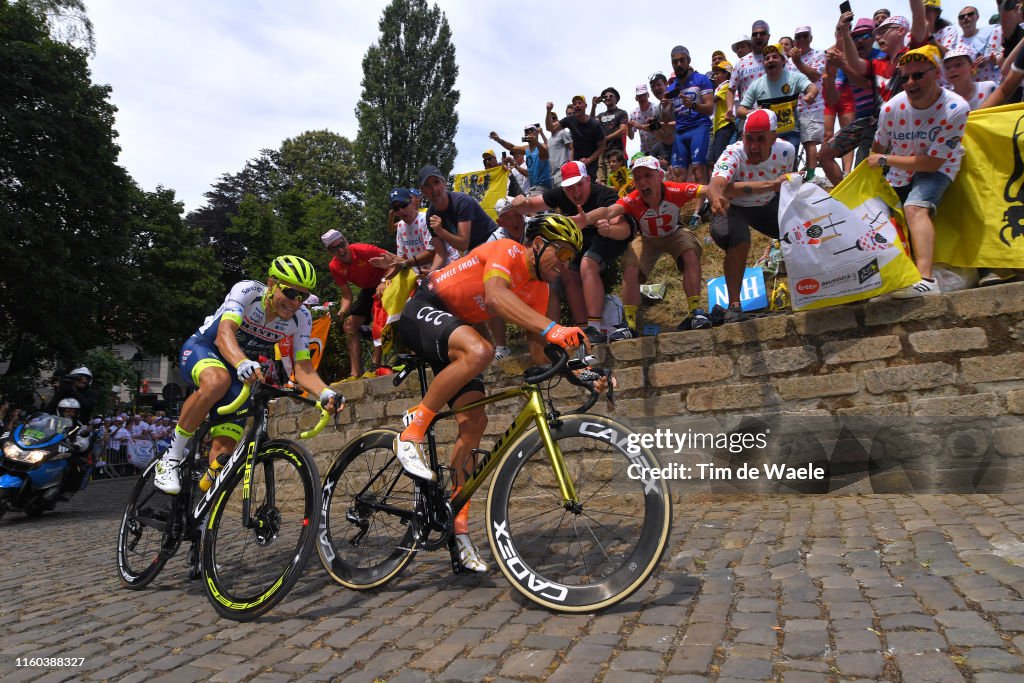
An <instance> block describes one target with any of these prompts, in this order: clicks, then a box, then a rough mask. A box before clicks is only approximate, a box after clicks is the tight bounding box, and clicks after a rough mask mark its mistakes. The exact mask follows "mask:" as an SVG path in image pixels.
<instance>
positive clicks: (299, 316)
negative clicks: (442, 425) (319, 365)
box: [155, 256, 337, 494]
mask: <svg viewBox="0 0 1024 683" xmlns="http://www.w3.org/2000/svg"><path fill="white" fill-rule="evenodd" d="M268 275H269V277H268V279H267V282H266V284H264V283H262V282H257V281H256V280H243V281H242V282H239V283H237V284H236V285H235V286H234V287H232V288H231V291H230V292H229V293H228V295H227V297H226V298H225V299H224V303H223V304H221V306H220V308H218V309H217V312H216V313H214V314H213V315H211V316H210V317H208V318H207V319H206V320H205V321H204V322H203V325H202V327H200V328H199V329H198V330H197V331H196V332H195V334H193V335H192V336H191V337H189V339H188V341H186V342H185V344H184V346H182V348H181V357H180V358H179V363H178V364H179V366H180V367H181V375H182V378H183V379H184V380H185V381H187V382H191V383H192V384H193V385H195V386H196V387H197V389H196V391H195V392H194V393H193V394H192V395H191V396H189V397H188V398H187V399H186V400H185V403H184V404H183V405H182V407H181V415H180V416H179V418H178V425H177V427H175V429H174V439H173V441H172V442H171V447H170V448H169V449H167V452H166V453H164V456H163V458H161V460H160V462H159V463H158V464H157V467H156V477H155V484H156V486H157V487H158V488H159V489H160V490H161V491H164V492H165V493H172V494H174V493H178V492H180V491H181V482H180V480H179V477H178V465H179V464H180V463H181V460H182V458H183V457H184V451H185V444H186V443H188V440H189V439H190V438H192V435H193V434H194V433H195V430H196V429H197V428H198V427H199V425H200V424H202V422H203V420H204V419H205V418H206V416H207V415H208V414H210V411H212V410H213V409H214V408H217V407H220V406H222V405H227V404H229V403H231V402H232V401H234V400H235V398H237V396H238V394H239V392H241V390H242V384H243V383H246V384H248V383H251V382H254V381H257V380H262V379H263V372H262V370H261V369H260V364H259V362H258V359H259V357H260V356H261V355H263V356H267V357H271V356H270V353H271V351H272V350H273V348H274V344H276V343H277V342H279V341H280V340H281V339H283V338H285V337H291V338H292V348H293V349H294V351H295V381H296V382H298V384H299V385H300V386H301V387H302V388H303V389H305V390H306V391H308V392H309V393H311V394H314V395H319V396H320V404H321V405H322V406H323V407H324V408H325V409H327V410H328V411H331V412H334V410H335V408H336V403H337V401H336V396H337V394H336V393H335V392H334V391H333V390H331V389H330V388H328V387H327V385H326V384H325V383H324V381H323V380H322V379H320V375H318V374H317V372H316V368H314V367H313V363H312V361H311V360H310V352H309V334H310V329H311V328H312V325H313V317H312V315H310V313H309V310H308V309H306V307H305V306H303V305H302V302H303V301H305V300H306V299H307V298H308V297H309V296H310V290H312V289H313V288H314V287H316V272H315V271H314V270H313V266H312V265H311V264H310V263H309V261H307V260H306V259H303V258H300V257H298V256H279V257H278V258H276V259H274V261H273V262H272V263H271V264H270V269H269V272H268ZM229 366H230V367H231V368H233V369H234V372H233V373H232V371H230V370H228V367H229ZM232 375H234V376H232ZM243 425H244V421H243V420H239V421H237V422H232V423H227V424H223V425H217V426H216V427H213V428H212V429H211V430H210V436H211V437H212V438H213V445H212V446H211V447H210V462H213V460H214V459H215V458H216V457H217V456H219V455H221V454H222V453H226V452H230V451H231V450H233V449H234V447H235V444H236V443H237V442H238V440H239V438H241V436H242V432H243V429H242V428H243Z"/></svg>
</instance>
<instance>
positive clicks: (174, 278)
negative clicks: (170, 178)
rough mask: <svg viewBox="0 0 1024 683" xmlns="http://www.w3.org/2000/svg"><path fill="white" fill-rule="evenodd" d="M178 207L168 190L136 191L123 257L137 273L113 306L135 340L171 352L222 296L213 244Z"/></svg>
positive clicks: (155, 351)
mask: <svg viewBox="0 0 1024 683" xmlns="http://www.w3.org/2000/svg"><path fill="white" fill-rule="evenodd" d="M182 212H183V209H182V205H181V203H180V202H177V201H175V199H174V191H173V190H168V189H165V188H162V187H157V189H156V191H155V192H141V191H140V192H138V193H137V195H136V201H135V204H134V207H133V210H132V223H131V226H132V247H131V251H130V252H129V261H130V264H131V266H132V267H133V268H134V269H135V271H136V273H137V274H138V276H137V278H136V279H135V281H134V282H133V286H132V287H130V288H129V289H128V290H127V293H126V294H127V295H126V297H125V300H124V302H123V304H122V306H121V307H120V308H119V310H120V311H121V312H122V313H123V316H122V321H121V326H122V327H123V328H124V329H128V330H130V334H131V338H132V339H133V340H134V341H135V343H136V344H138V345H139V346H141V347H142V348H143V349H145V350H146V351H148V352H150V353H153V354H158V355H162V356H171V357H174V356H176V355H177V353H178V349H179V348H180V347H181V344H182V342H183V341H184V340H185V339H186V338H188V336H189V335H190V334H192V332H193V331H195V329H196V327H198V326H199V323H200V321H202V320H203V318H204V317H206V316H207V315H209V314H210V312H212V311H213V310H215V309H216V308H217V306H218V304H219V303H220V302H221V300H222V299H223V297H224V292H222V291H221V287H220V284H219V282H218V276H219V275H220V264H218V263H217V261H216V260H215V258H214V255H213V249H212V248H210V247H209V246H207V245H205V244H204V243H203V236H202V233H201V232H200V231H199V230H198V229H196V228H191V227H188V226H186V225H185V222H184V221H183V220H182V217H181V214H182Z"/></svg>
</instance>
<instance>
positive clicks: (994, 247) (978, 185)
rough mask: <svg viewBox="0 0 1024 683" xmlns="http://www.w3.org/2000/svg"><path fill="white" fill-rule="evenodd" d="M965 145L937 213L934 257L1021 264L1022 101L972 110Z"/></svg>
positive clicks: (969, 263) (978, 264) (971, 264)
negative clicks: (962, 154) (955, 171)
mask: <svg viewBox="0 0 1024 683" xmlns="http://www.w3.org/2000/svg"><path fill="white" fill-rule="evenodd" d="M963 145H964V152H965V154H964V159H963V162H962V164H961V166H960V173H959V174H957V177H956V179H955V180H954V181H953V183H952V184H951V185H950V186H949V189H947V190H946V194H945V195H944V196H943V198H942V202H941V203H940V204H939V208H938V210H937V211H936V212H935V218H934V223H935V262H936V263H948V264H949V265H951V266H961V267H967V268H982V267H983V268H1024V104H1011V105H1006V106H1004V107H996V108H993V109H980V110H978V111H973V112H971V114H970V116H968V117H967V128H966V130H965V131H964V140H963Z"/></svg>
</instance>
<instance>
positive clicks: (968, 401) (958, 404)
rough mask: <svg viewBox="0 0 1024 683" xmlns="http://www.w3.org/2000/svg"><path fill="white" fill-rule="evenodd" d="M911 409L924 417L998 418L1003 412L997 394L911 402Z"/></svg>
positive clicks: (915, 413) (946, 397) (923, 399)
mask: <svg viewBox="0 0 1024 683" xmlns="http://www.w3.org/2000/svg"><path fill="white" fill-rule="evenodd" d="M910 408H911V411H912V413H913V414H914V415H917V416H922V417H939V416H943V415H962V416H970V417H996V416H997V415H1000V414H1002V412H1003V411H1002V408H1001V406H1000V405H999V397H998V396H997V395H996V394H969V395H966V396H944V397H941V398H922V399H918V400H916V401H913V402H911V404H910Z"/></svg>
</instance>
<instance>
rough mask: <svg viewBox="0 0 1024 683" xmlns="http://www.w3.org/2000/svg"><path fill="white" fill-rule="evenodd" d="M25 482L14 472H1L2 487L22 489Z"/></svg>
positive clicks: (0, 484) (0, 487) (0, 482)
mask: <svg viewBox="0 0 1024 683" xmlns="http://www.w3.org/2000/svg"><path fill="white" fill-rule="evenodd" d="M24 483H25V480H24V479H23V478H21V477H16V476H14V475H13V474H0V489H20V488H21V487H22V485H23V484H24Z"/></svg>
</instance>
